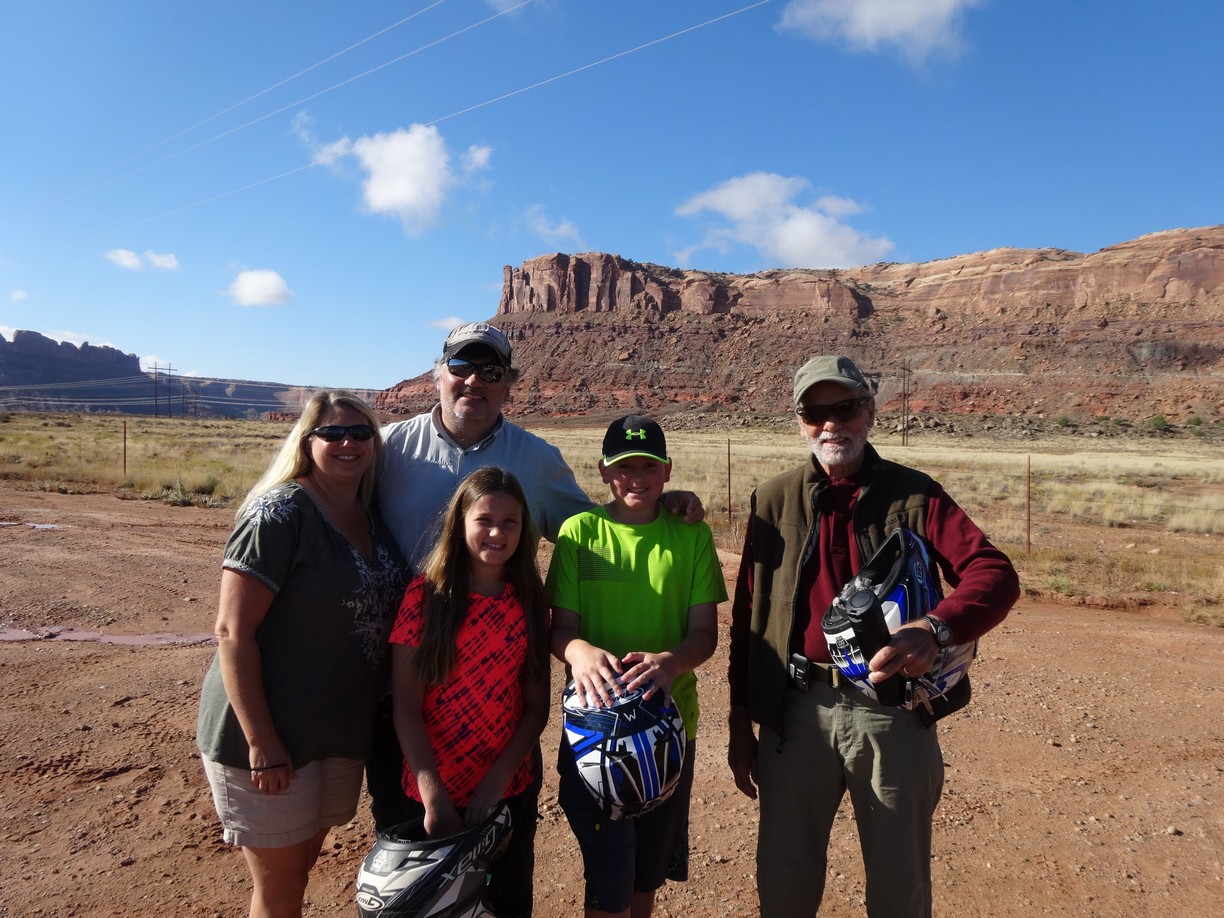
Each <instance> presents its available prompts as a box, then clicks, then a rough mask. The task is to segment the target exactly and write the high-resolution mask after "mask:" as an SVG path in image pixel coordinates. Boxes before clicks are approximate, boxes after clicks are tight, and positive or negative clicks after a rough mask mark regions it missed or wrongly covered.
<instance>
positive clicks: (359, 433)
mask: <svg viewBox="0 0 1224 918" xmlns="http://www.w3.org/2000/svg"><path fill="white" fill-rule="evenodd" d="M311 433H312V434H314V435H315V436H316V437H318V438H319V439H320V440H326V441H327V442H328V443H336V442H338V441H340V440H344V439H349V440H368V439H370V437H372V436H374V428H373V427H371V426H370V425H369V424H350V425H348V426H347V427H345V426H344V425H343V424H325V425H324V426H322V427H316V428H315V429H314V430H312V431H311Z"/></svg>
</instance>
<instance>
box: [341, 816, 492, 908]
mask: <svg viewBox="0 0 1224 918" xmlns="http://www.w3.org/2000/svg"><path fill="white" fill-rule="evenodd" d="M510 831H511V826H510V810H509V809H508V808H507V807H506V805H505V803H499V804H498V805H497V806H496V807H494V808H493V810H492V811H491V812H490V813H489V815H488V816H487V817H486V818H485V819H484V821H482V822H480V823H477V824H476V825H473V826H468V827H466V828H464V829H463V831H461V832H459V833H457V834H455V835H452V836H449V837H448V838H429V837H428V835H427V834H426V832H425V820H424V819H414V820H410V821H409V822H405V823H401V824H400V825H397V826H392V827H391V828H390V829H387V830H386V831H385V832H380V833H379V834H378V840H377V841H376V842H375V843H374V847H373V849H372V850H371V851H370V853H369V854H367V855H366V857H365V860H364V861H362V864H361V868H360V869H359V870H358V871H357V912H358V914H360V915H361V916H362V918H480V916H484V915H488V914H490V913H489V912H488V910H487V909H486V907H485V885H486V882H487V873H486V872H487V870H488V868H489V863H490V862H491V861H492V860H493V858H494V857H496V856H497V855H498V854H499V853H500V852H501V849H502V847H503V846H504V845H505V844H506V842H507V840H509V838H510Z"/></svg>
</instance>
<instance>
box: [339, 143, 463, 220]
mask: <svg viewBox="0 0 1224 918" xmlns="http://www.w3.org/2000/svg"><path fill="white" fill-rule="evenodd" d="M353 155H354V156H356V157H357V159H358V161H359V162H360V163H361V167H362V169H364V170H365V173H366V179H365V185H364V189H363V196H364V198H365V205H366V208H367V209H369V210H370V211H371V212H372V213H376V214H391V215H393V216H395V217H398V218H399V221H400V223H402V224H403V226H404V231H405V232H407V233H408V234H409V235H410V236H415V235H419V234H420V233H422V232H424V230H425V229H427V228H428V227H429V226H430V224H432V223H433V222H434V221H435V220H437V218H438V214H439V213H440V212H441V210H442V203H443V202H444V201H445V200H446V194H447V192H448V191H449V190H450V187H451V186H452V185H453V184H454V182H455V177H454V174H453V173H452V172H451V168H450V154H449V153H448V152H447V150H446V142H445V141H444V140H443V139H442V135H441V134H439V133H438V129H437V128H434V127H426V126H425V125H421V124H414V125H413V126H412V127H410V128H409V129H408V130H404V129H403V128H400V129H398V130H396V131H394V132H392V133H390V134H375V135H374V136H373V137H361V138H359V139H358V140H356V141H354V143H353Z"/></svg>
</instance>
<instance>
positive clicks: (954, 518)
mask: <svg viewBox="0 0 1224 918" xmlns="http://www.w3.org/2000/svg"><path fill="white" fill-rule="evenodd" d="M926 534H927V543H928V545H929V546H930V548H931V552H932V558H933V560H934V561H935V562H936V563H937V564H938V565H939V569H940V571H942V572H943V574H944V579H945V580H946V581H947V583H948V586H949V587H951V588H952V589H951V592H949V593H948V595H947V596H945V597H944V599H943V600H941V601H940V602H939V604H938V605H936V606H935V608H934V609H932V610H931V614H932V615H934V616H936V617H937V618H938V619H939V620H940V621H942V622H943V623H944V624H946V625H947V626H948V628H949V629H950V630H951V632H952V643H954V644H967V643H969V642H970V641H974V640H976V639H978V638H980V637H981V636H982V635H983V634H985V633H986V632H987V631H989V630H990V629H991V628H994V627H995V626H996V625H998V624H999V622H1001V621H1003V619H1004V618H1005V617H1006V616H1007V613H1008V612H1009V611H1011V607H1012V606H1013V605H1015V602H1016V600H1017V599H1019V598H1020V578H1019V576H1018V575H1017V574H1016V569H1015V568H1014V567H1013V566H1012V563H1011V560H1010V559H1009V558H1008V557H1007V555H1005V554H1004V553H1003V552H1001V551H999V549H997V548H995V546H994V545H993V544H991V542H990V540H989V539H988V538H987V537H986V534H985V533H984V532H982V530H981V529H980V528H979V527H978V526H977V524H976V523H974V522H973V520H971V519H970V518H969V515H968V514H967V513H965V511H964V510H962V509H961V508H960V506H959V505H958V504H957V503H956V501H954V500H953V499H952V498H951V497H950V496H948V493H947V492H946V491H944V490H943V488H942V487H940V486H939V485H938V484H937V485H935V489H934V491H933V492H932V493H931V495H930V498H929V499H928V501H927V518H926ZM938 654H939V645H938V644H937V643H936V641H935V636H934V634H933V633H932V631H931V626H930V624H929V623H928V622H925V621H917V622H910V623H909V624H907V625H903V626H902V627H901V628H899V629H898V630H897V631H896V632H894V633H893V639H892V642H891V643H890V644H889V645H888V646H887V647H884V648H882V649H881V650H880V652H879V653H877V654H876V655H875V656H874V657H872V659H871V662H870V667H871V676H870V679H871V681H872V682H875V683H878V682H883V681H884V680H885V679H887V678H888V677H889V676H891V675H893V674H894V673H897V672H902V673H905V674H906V675H910V676H915V675H920V674H922V673H924V672H926V671H927V670H929V669H930V668H931V666H933V665H934V663H935V659H936V657H937V656H938Z"/></svg>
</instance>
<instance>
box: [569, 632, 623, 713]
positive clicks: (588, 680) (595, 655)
mask: <svg viewBox="0 0 1224 918" xmlns="http://www.w3.org/2000/svg"><path fill="white" fill-rule="evenodd" d="M576 645H577V646H576ZM568 659H569V664H570V669H571V672H572V673H573V676H574V688H575V689H577V692H578V701H579V702H580V703H581V704H584V705H586V706H588V707H592V708H603V707H610V706H611V704H612V702H613V700H614V697H613V692H612V690H609V688H608V687H609V686H616V684H617V679H618V678H619V677H620V674H621V661H620V660H619V659H617V658H616V657H615V656H614V655H612V654H610V653H608V652H607V651H606V650H604V649H603V648H600V647H595V646H594V645H592V644H587V643H586V642H585V641H582V642H579V641H574V642H573V643H572V644H571V645H570V652H569V654H568ZM618 694H619V692H618Z"/></svg>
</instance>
